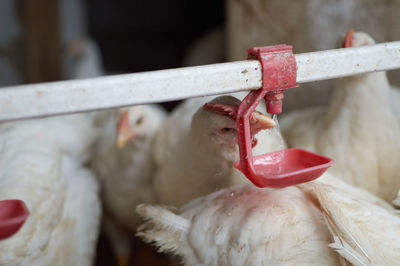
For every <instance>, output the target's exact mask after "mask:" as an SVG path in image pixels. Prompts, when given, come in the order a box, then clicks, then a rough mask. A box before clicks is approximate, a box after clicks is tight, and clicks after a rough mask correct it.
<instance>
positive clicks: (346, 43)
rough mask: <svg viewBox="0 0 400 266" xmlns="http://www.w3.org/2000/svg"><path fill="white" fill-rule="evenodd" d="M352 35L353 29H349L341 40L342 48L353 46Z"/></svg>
mask: <svg viewBox="0 0 400 266" xmlns="http://www.w3.org/2000/svg"><path fill="white" fill-rule="evenodd" d="M353 34H354V29H350V30H349V31H348V32H347V34H346V37H344V40H343V48H348V47H352V46H353Z"/></svg>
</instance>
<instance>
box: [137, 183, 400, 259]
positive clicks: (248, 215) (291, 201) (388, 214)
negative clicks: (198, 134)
mask: <svg viewBox="0 0 400 266" xmlns="http://www.w3.org/2000/svg"><path fill="white" fill-rule="evenodd" d="M324 179H329V177H325V178H324ZM352 192H354V193H352ZM378 204H379V205H382V206H384V207H381V206H379V205H378ZM137 212H138V213H139V214H140V215H141V216H143V217H144V218H145V219H146V220H147V222H146V223H144V224H143V225H142V226H141V227H139V229H138V235H139V236H141V237H142V238H144V239H145V240H146V241H147V242H152V243H155V244H156V245H157V246H158V247H159V250H160V251H162V252H172V253H174V254H177V255H180V256H181V257H182V259H183V262H184V265H204V266H211V265H219V266H227V265H230V266H236V265H237V266H239V265H241V266H242V265H348V262H347V261H346V260H348V261H349V262H351V263H353V265H396V264H397V263H398V260H399V258H400V254H399V253H398V249H399V247H400V241H399V240H398V239H399V236H400V218H399V217H398V216H397V215H396V214H394V213H393V211H392V209H391V207H390V206H389V205H387V204H386V203H385V202H383V201H382V200H380V199H379V198H377V197H375V196H373V195H372V194H369V193H368V192H366V191H363V190H360V189H357V188H355V187H350V186H349V185H347V184H345V183H344V182H341V181H340V180H334V181H328V182H326V181H323V180H321V181H318V180H317V181H315V182H313V183H306V184H302V185H299V186H294V187H287V188H284V189H269V188H264V189H260V188H256V187H254V186H253V185H249V184H244V185H239V186H237V187H234V188H227V189H224V190H221V191H218V192H215V193H212V194H210V195H207V196H205V197H201V198H199V199H196V200H194V201H192V202H190V203H188V204H186V205H184V206H183V207H181V208H180V209H179V210H174V209H170V208H167V207H161V206H151V205H146V204H143V205H139V206H138V208H137ZM335 251H336V252H337V253H336V252H335ZM339 254H340V255H339ZM344 258H345V259H346V260H344Z"/></svg>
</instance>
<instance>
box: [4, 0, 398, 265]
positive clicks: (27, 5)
mask: <svg viewBox="0 0 400 266" xmlns="http://www.w3.org/2000/svg"><path fill="white" fill-rule="evenodd" d="M399 13H400V2H399V1H387V0H376V1H373V2H368V3H366V2H362V1H357V0H350V1H337V0H327V1H318V0H301V1H296V2H293V1H289V0H271V1H265V0H225V1H222V0H217V1H215V0H214V1H213V0H206V1H184V0H169V1H162V0H151V1H138V0H131V1H124V0H35V1H30V0H2V1H0V21H1V22H2V23H0V94H1V93H2V91H1V90H2V88H3V87H4V88H6V87H8V86H15V85H23V84H33V83H43V82H52V81H66V80H72V79H74V80H75V79H76V80H80V79H88V78H96V77H101V76H109V75H119V74H126V73H139V72H145V71H157V70H163V69H174V68H181V67H188V66H200V65H207V64H218V63H224V62H231V61H237V60H245V59H246V56H247V49H249V48H252V47H256V46H268V45H277V44H287V45H291V46H293V52H294V53H295V54H299V53H306V52H313V51H320V50H329V49H337V48H343V49H348V48H357V47H364V46H370V45H374V44H376V43H384V42H392V41H399V40H400V16H398V14H399ZM350 29H354V30H350ZM349 30H350V31H349ZM366 56H368V55H366ZM397 58H398V57H397ZM377 64H378V63H377ZM295 67H296V66H294V69H295ZM287 69H288V68H285V69H284V71H286V72H285V73H286V74H287V73H288V70H287ZM242 73H244V72H242ZM399 73H400V70H391V71H382V72H376V73H366V74H361V75H356V76H350V77H344V78H340V79H335V80H321V81H315V82H310V83H302V84H300V85H299V86H298V88H291V89H288V90H285V94H284V98H283V100H282V98H279V97H283V96H280V94H279V96H278V94H276V95H275V94H269V96H266V97H278V98H279V102H280V101H281V100H282V101H281V102H280V103H281V104H282V106H280V107H279V108H282V112H281V110H280V109H279V108H278V109H279V111H277V112H276V114H274V115H273V116H272V114H267V113H266V108H267V106H268V101H267V100H266V102H267V106H266V105H265V103H264V102H262V103H261V104H259V105H258V106H257V108H255V107H256V106H254V108H255V109H252V110H251V112H245V111H248V110H250V108H249V107H248V106H247V105H246V103H248V102H251V101H253V100H254V97H255V96H254V95H256V96H257V95H260V94H257V93H253V94H252V93H250V94H249V95H248V93H249V92H239V93H229V94H227V95H223V96H221V95H214V96H207V97H197V98H188V99H183V100H176V101H170V102H161V103H150V104H146V105H135V106H123V107H122V105H121V107H120V108H113V109H105V110H97V111H91V112H82V113H77V114H70V115H61V116H54V117H45V118H40V119H28V120H21V121H11V122H7V121H6V122H2V121H0V184H1V185H0V265H10V266H12V265H44V266H46V265H60V266H62V265H82V266H86V265H88V266H89V265H93V266H105V265H107V266H112V265H116V266H129V265H135V266H141V265H154V266H164V265H166V266H174V265H204V266H209V265H210V266H211V265H215V266H216V265H222V266H228V265H229V266H239V265H255V266H258V265H396V264H397V263H398V261H399V260H400V254H399V253H398V250H399V249H400V240H399V239H400V231H399V232H397V230H399V228H400V227H399V226H400V215H399V212H398V210H397V208H400V181H399V180H400V174H399V173H400V171H399V170H400V166H399V165H400V164H399V163H398V162H399V160H400V142H399V141H398V137H399V134H400V75H399ZM288 75H289V74H287V76H288ZM294 81H295V80H294ZM294 83H295V82H294ZM205 84H206V83H205ZM292 85H293V86H291V87H295V85H296V84H292ZM280 89H282V87H280ZM253 92H255V90H254V91H253ZM63 93H65V94H66V95H68V91H67V90H66V91H65V92H63ZM165 93H168V91H166V92H165ZM246 95H247V96H246ZM252 95H253V96H252ZM271 95H272V96H271ZM252 97H253V98H252ZM262 98H264V96H263V97H262ZM278 98H269V99H273V100H276V99H278ZM93 99H94V98H93ZM12 100H13V101H15V102H18V98H15V99H14V98H13V99H12ZM260 101H261V98H260ZM270 102H271V101H270ZM50 104H52V103H50V102H49V105H50ZM257 104H258V102H257ZM257 104H255V105H257ZM246 106H247V107H246ZM243 108H246V109H245V110H244V109H243ZM271 110H272V109H271ZM243 113H246V114H247V116H246V117H247V118H246V119H248V127H246V126H247V124H246V125H243V124H244V122H242V124H240V123H239V122H240V121H244V120H240V119H243V116H245V115H243ZM0 120H1V119H0ZM246 123H247V122H246ZM241 126H243V128H244V129H242V127H241ZM246 130H247V131H246ZM243 132H245V133H243ZM246 145H247V146H246ZM243 147H245V148H246V149H247V150H246V152H245V153H244V152H243V149H244V148H243ZM249 147H250V148H249ZM291 148H293V151H295V149H299V150H300V149H305V150H306V151H307V154H306V153H299V154H300V155H297V154H296V155H293V156H289V152H288V151H289V150H290V149H291ZM249 149H250V151H252V153H254V156H264V155H265V154H272V153H270V152H278V153H279V151H283V150H284V151H286V153H285V154H286V155H285V156H286V157H284V156H283V155H282V157H279V158H278V159H277V160H278V161H277V162H278V163H279V162H281V161H284V160H286V162H288V161H289V160H300V159H298V158H300V157H301V158H303V161H306V162H304V168H307V167H308V168H310V169H311V168H312V167H313V166H315V165H311V161H312V160H314V162H315V164H321V165H322V164H323V163H322V162H321V163H320V162H317V159H318V160H325V159H326V160H327V161H329V163H331V160H332V159H333V166H332V167H330V166H331V165H330V164H329V165H328V166H326V167H325V169H324V171H326V172H321V173H320V174H318V175H317V176H313V177H311V172H306V173H304V174H303V179H302V180H303V181H290V180H289V181H287V182H286V181H284V182H283V183H282V184H284V185H280V187H279V186H278V185H277V186H275V187H273V185H271V184H272V183H268V182H266V183H265V184H264V183H263V184H264V185H262V184H257V182H255V181H254V180H253V179H251V178H249V175H254V172H251V171H250V170H252V171H254V169H253V168H254V165H253V164H251V163H250V164H251V166H248V165H246V164H245V163H244V162H245V159H247V157H248V156H249V153H248V152H249ZM299 150H296V151H299ZM305 150H301V151H305ZM260 154H263V155H260ZM282 154H283V153H282ZM306 155H307V156H309V157H310V158H311V159H309V158H306V159H304V158H305V156H306ZM250 156H252V154H250ZM313 156H314V157H313ZM318 156H319V157H318ZM324 156H326V157H324ZM244 157H246V158H244ZM289 157H290V158H289ZM251 158H252V157H251ZM263 158H264V160H268V158H272V157H263ZM293 158H294V159H293ZM275 159H276V158H275ZM275 159H274V160H275ZM307 160H308V161H307ZM248 161H249V160H247V162H248ZM250 161H251V160H250ZM235 162H237V163H236V164H235ZM325 162H326V161H324V163H325ZM306 164H307V166H306ZM238 165H239V166H238ZM266 165H268V162H264V166H265V167H267V166H266ZM281 165H283V163H282V164H281ZM281 165H279V169H278V170H276V171H277V176H278V178H279V176H282V175H283V174H285V173H284V171H285V169H283V170H282V168H281ZM285 165H289V168H290V166H293V165H294V163H292V162H290V163H287V164H285ZM274 166H275V165H274ZM317 166H319V165H317ZM245 167H250V168H249V169H250V170H248V169H247V170H243V168H245ZM301 167H303V165H302V166H301ZM328 168H329V169H328ZM238 169H240V170H241V171H239V170H238ZM256 170H257V169H256ZM297 170H298V169H297ZM297 170H296V171H297ZM268 171H269V170H268ZM268 171H267V170H264V172H265V173H268V174H269V175H271V176H272V174H271V173H270V172H268ZM273 171H275V170H273ZM291 171H292V172H294V170H291ZM282 173H283V174H282ZM268 174H265V175H268ZM246 177H247V178H246ZM262 178H265V179H268V178H266V177H262ZM287 178H289V177H287ZM314 179H315V180H314ZM270 180H272V178H270ZM306 181H307V182H306ZM271 182H272V181H271ZM262 186H265V187H262ZM13 215H14V216H16V217H13ZM9 217H11V218H9ZM7 219H10V221H11V223H9V224H7V222H9V221H8V220H7ZM3 220H4V221H6V222H3ZM397 233H398V234H397Z"/></svg>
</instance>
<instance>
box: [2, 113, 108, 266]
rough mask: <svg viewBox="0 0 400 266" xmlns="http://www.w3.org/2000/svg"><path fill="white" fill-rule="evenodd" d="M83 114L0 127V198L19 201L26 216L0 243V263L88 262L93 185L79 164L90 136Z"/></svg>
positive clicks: (94, 212) (95, 223)
mask: <svg viewBox="0 0 400 266" xmlns="http://www.w3.org/2000/svg"><path fill="white" fill-rule="evenodd" d="M95 135H96V134H95V130H94V128H93V127H92V124H91V119H90V118H89V117H88V115H86V114H84V115H82V114H80V115H70V116H63V117H55V118H47V119H39V120H30V121H21V122H13V123H4V124H2V125H1V126H0V147H1V160H0V180H1V184H2V185H1V186H0V198H1V199H7V198H20V199H22V200H24V201H25V203H26V205H27V207H28V209H29V210H30V216H29V218H28V220H27V221H26V223H25V224H24V225H23V227H22V228H21V230H20V231H18V233H16V234H15V235H14V236H13V237H12V238H10V239H7V240H5V241H2V242H0V264H1V265H41V266H42V265H49V266H50V265H91V264H92V260H93V257H94V252H95V247H96V242H97V237H98V229H99V221H100V213H101V208H100V199H99V195H98V193H99V187H98V184H97V182H96V180H95V178H94V176H93V175H92V173H91V172H90V171H88V170H87V169H86V168H84V167H83V166H82V164H83V162H84V161H85V160H86V159H87V157H88V155H89V146H90V144H91V142H92V141H93V139H94V138H95Z"/></svg>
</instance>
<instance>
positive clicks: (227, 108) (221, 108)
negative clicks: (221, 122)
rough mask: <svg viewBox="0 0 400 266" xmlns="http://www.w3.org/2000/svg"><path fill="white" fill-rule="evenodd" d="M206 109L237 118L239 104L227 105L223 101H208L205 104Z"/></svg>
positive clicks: (204, 108)
mask: <svg viewBox="0 0 400 266" xmlns="http://www.w3.org/2000/svg"><path fill="white" fill-rule="evenodd" d="M203 110H204V111H211V112H214V113H217V114H220V115H226V116H230V117H232V118H233V119H236V115H237V110H238V106H232V105H226V104H221V103H206V104H205V105H203Z"/></svg>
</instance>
